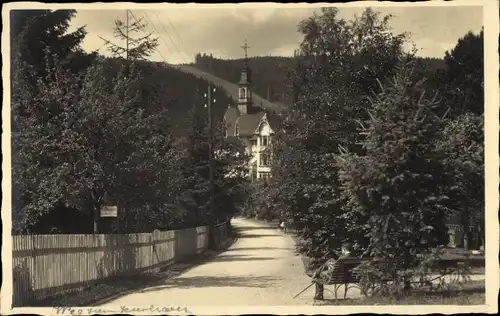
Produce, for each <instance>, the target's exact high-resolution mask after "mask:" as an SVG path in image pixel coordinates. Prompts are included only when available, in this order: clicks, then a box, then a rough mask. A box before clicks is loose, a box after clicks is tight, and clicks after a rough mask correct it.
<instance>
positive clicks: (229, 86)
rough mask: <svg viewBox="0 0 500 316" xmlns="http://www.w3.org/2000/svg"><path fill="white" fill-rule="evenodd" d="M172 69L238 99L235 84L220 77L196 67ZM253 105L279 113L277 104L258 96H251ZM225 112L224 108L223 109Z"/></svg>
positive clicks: (175, 67) (174, 67) (255, 94)
mask: <svg viewBox="0 0 500 316" xmlns="http://www.w3.org/2000/svg"><path fill="white" fill-rule="evenodd" d="M169 67H172V69H176V70H180V71H182V72H184V73H186V74H190V75H193V76H194V77H196V78H197V79H201V80H204V81H205V80H206V81H210V82H212V84H214V85H216V86H219V87H221V88H222V89H223V91H224V92H225V93H226V96H227V97H229V98H231V99H232V100H237V99H238V86H237V85H236V84H235V83H232V82H230V81H228V80H224V79H222V78H220V77H217V76H215V75H213V74H210V73H208V72H206V71H203V70H200V69H198V68H197V67H193V66H189V65H170V66H169ZM252 97H253V101H254V104H255V105H257V106H261V107H262V108H265V109H269V110H271V111H278V112H279V111H280V109H281V105H280V104H279V103H277V102H276V103H273V102H270V101H268V100H266V99H265V98H263V97H261V96H260V95H259V94H257V93H254V94H253V96H252ZM224 110H225V108H224Z"/></svg>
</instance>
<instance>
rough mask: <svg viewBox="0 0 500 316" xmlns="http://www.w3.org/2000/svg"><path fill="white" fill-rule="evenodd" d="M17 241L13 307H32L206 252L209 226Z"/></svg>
mask: <svg viewBox="0 0 500 316" xmlns="http://www.w3.org/2000/svg"><path fill="white" fill-rule="evenodd" d="M214 228H215V227H214ZM214 231H215V232H216V231H218V229H214ZM12 240H13V249H12V250H13V254H12V258H13V286H14V288H13V305H14V306H27V305H29V304H30V303H31V302H33V301H34V300H40V299H44V298H46V297H50V296H54V295H58V294H62V293H66V292H69V291H74V290H78V289H81V288H83V287H85V286H87V285H89V284H90V283H92V282H95V281H98V280H101V279H104V278H107V277H112V276H118V275H126V274H131V273H140V272H150V271H151V272H155V271H157V270H158V269H160V268H161V267H163V266H166V265H169V264H171V263H173V262H174V261H176V260H179V259H182V258H184V257H186V256H189V255H193V254H196V253H200V252H203V251H204V250H205V249H206V248H207V247H208V241H209V227H207V226H203V227H196V228H188V229H182V230H175V231H155V232H153V233H146V234H127V235H104V234H96V235H21V236H13V237H12Z"/></svg>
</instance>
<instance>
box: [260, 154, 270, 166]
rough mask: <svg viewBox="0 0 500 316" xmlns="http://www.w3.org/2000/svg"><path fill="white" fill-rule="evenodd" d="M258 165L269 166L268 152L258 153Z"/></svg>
mask: <svg viewBox="0 0 500 316" xmlns="http://www.w3.org/2000/svg"><path fill="white" fill-rule="evenodd" d="M260 165H261V166H263V167H267V166H269V154H267V153H260Z"/></svg>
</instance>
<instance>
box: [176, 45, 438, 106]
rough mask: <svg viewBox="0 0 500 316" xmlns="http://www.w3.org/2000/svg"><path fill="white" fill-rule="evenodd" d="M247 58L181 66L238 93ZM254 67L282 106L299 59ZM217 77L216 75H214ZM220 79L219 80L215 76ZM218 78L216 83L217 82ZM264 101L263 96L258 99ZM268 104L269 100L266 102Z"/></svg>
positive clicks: (428, 62)
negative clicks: (291, 73)
mask: <svg viewBox="0 0 500 316" xmlns="http://www.w3.org/2000/svg"><path fill="white" fill-rule="evenodd" d="M243 64H244V60H243V59H230V60H225V59H220V58H216V57H213V56H211V55H206V54H203V55H202V54H197V55H196V58H195V62H194V63H193V64H192V65H189V66H179V69H182V70H183V71H186V72H189V73H193V74H196V76H198V77H200V76H201V77H203V78H211V79H210V80H215V81H216V82H222V81H226V82H225V83H224V86H226V87H227V89H228V90H229V91H234V92H233V94H232V96H233V97H235V94H236V91H237V90H236V85H235V84H236V83H237V82H238V81H239V79H240V72H241V68H242V67H243ZM248 65H249V66H250V68H251V69H252V78H253V82H254V93H256V94H258V95H260V96H262V97H263V98H265V99H268V100H269V101H270V102H272V103H274V104H276V105H279V107H280V108H281V107H282V104H283V102H284V100H285V94H286V80H287V77H288V74H289V70H290V69H294V68H295V65H296V60H295V58H293V57H273V56H264V57H252V58H249V60H248ZM417 65H418V68H419V70H420V71H421V73H422V74H423V75H424V76H427V77H432V76H434V74H435V73H436V72H437V71H439V70H441V69H444V68H445V64H444V61H443V59H439V58H428V57H419V58H418V62H417ZM214 76H216V77H214ZM215 78H218V79H215ZM215 81H214V82H215ZM256 99H257V100H258V101H257V102H256V103H257V104H259V103H260V99H261V98H260V97H258V98H256ZM264 103H265V101H264Z"/></svg>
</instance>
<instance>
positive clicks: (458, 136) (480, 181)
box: [438, 113, 485, 249]
mask: <svg viewBox="0 0 500 316" xmlns="http://www.w3.org/2000/svg"><path fill="white" fill-rule="evenodd" d="M438 145H439V147H440V149H441V150H442V151H443V152H445V153H446V155H445V159H444V160H443V170H446V172H447V173H448V175H449V177H450V180H449V185H448V190H449V192H448V195H449V196H450V201H449V202H448V203H447V205H448V209H449V213H450V215H457V216H458V217H459V218H460V224H461V225H462V227H463V228H464V232H465V233H464V241H463V245H464V247H465V249H468V248H469V247H471V246H474V244H473V239H475V246H476V248H477V247H479V246H480V245H482V246H484V238H485V217H484V121H483V116H482V115H476V114H472V113H465V114H462V115H460V116H458V117H457V118H454V119H450V120H448V121H447V124H446V126H445V128H444V130H443V133H442V136H441V137H440V139H439V142H438ZM471 228H473V229H472V230H471ZM474 235H475V236H474Z"/></svg>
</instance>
